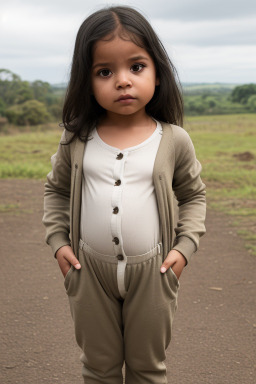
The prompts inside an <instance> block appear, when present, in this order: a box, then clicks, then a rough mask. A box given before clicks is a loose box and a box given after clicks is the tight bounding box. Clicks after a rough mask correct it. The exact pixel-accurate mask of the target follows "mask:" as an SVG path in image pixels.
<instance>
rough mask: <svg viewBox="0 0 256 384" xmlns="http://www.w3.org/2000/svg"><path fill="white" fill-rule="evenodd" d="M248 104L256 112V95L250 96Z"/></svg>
mask: <svg viewBox="0 0 256 384" xmlns="http://www.w3.org/2000/svg"><path fill="white" fill-rule="evenodd" d="M247 104H248V107H249V109H250V111H251V112H256V95H252V96H250V97H249V99H248V102H247Z"/></svg>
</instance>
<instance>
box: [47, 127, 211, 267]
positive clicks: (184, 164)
mask: <svg viewBox="0 0 256 384" xmlns="http://www.w3.org/2000/svg"><path fill="white" fill-rule="evenodd" d="M161 125H162V128H163V135H162V138H161V142H160V145H159V149H158V152H157V155H156V159H155V163H154V169H153V182H154V186H155V191H156V197H157V204H158V209H159V216H160V225H161V233H162V243H163V254H164V258H165V257H166V256H167V254H168V252H169V251H170V250H171V249H176V250H178V251H179V252H181V253H182V254H183V255H184V257H185V258H186V261H187V262H188V261H189V259H190V257H191V255H192V254H193V253H194V252H195V251H196V250H197V249H198V246H199V237H200V236H202V235H203V234H204V233H205V225H204V221H205V213H206V201H205V185H204V184H203V183H202V181H201V178H200V172H201V165H200V163H199V162H198V160H197V159H196V156H195V151H194V146H193V144H192V141H191V139H190V137H189V135H188V134H187V132H186V131H185V130H184V129H183V128H180V127H178V126H175V125H170V124H166V123H161ZM72 135H73V134H72V133H70V132H68V131H66V130H65V131H64V132H63V135H62V138H61V141H60V144H59V147H58V151H57V153H56V154H55V155H53V156H52V171H51V172H50V173H49V174H48V175H47V182H46V184H45V194H44V216H43V223H44V225H45V227H46V242H47V243H48V244H49V245H51V247H52V250H53V253H54V255H55V254H56V252H57V250H58V249H59V248H60V247H62V246H63V245H67V244H71V247H72V249H73V251H74V253H75V255H76V256H77V257H78V247H79V237H80V236H79V235H80V209H81V186H82V174H83V167H82V163H83V155H84V149H85V143H84V142H82V141H81V140H80V139H79V138H77V137H76V138H74V140H73V141H72V142H71V143H70V144H67V143H68V142H69V141H70V139H71V138H72ZM85 177H86V175H85ZM173 192H174V194H175V196H176V198H177V200H178V207H179V219H178V223H177V226H176V228H174V213H173V212H174V207H173Z"/></svg>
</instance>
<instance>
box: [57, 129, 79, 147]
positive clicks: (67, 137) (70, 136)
mask: <svg viewBox="0 0 256 384" xmlns="http://www.w3.org/2000/svg"><path fill="white" fill-rule="evenodd" d="M73 141H75V133H74V132H70V131H68V130H67V129H64V130H63V132H62V135H61V139H60V144H62V145H67V144H70V143H72V142H73Z"/></svg>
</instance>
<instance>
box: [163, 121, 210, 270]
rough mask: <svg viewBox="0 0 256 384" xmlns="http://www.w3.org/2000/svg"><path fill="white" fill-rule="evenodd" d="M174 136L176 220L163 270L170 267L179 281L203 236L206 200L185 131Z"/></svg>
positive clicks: (198, 170)
mask: <svg viewBox="0 0 256 384" xmlns="http://www.w3.org/2000/svg"><path fill="white" fill-rule="evenodd" d="M174 135H175V136H174V137H175V139H176V140H175V169H174V176H173V190H174V193H175V196H176V198H177V200H178V207H179V219H178V223H177V227H176V228H175V232H176V239H175V242H174V246H173V249H172V250H171V251H170V252H169V254H168V256H167V257H166V259H165V262H164V263H163V266H162V267H164V268H166V269H168V268H169V267H170V266H171V267H173V270H174V272H175V273H176V274H177V277H179V276H180V274H181V272H182V269H183V267H184V266H185V265H186V264H187V263H188V261H189V259H190V257H191V255H192V254H193V253H194V252H196V251H197V249H198V246H199V238H200V237H201V236H202V235H203V234H204V233H205V225H204V221H205V214H206V200H205V185H204V184H203V183H202V180H201V177H200V172H201V169H202V167H201V164H200V163H199V161H198V160H197V159H196V155H195V150H194V146H193V144H192V141H191V139H190V137H189V135H188V134H187V133H186V131H184V130H182V131H181V130H180V128H179V131H177V132H176V133H175V131H174ZM161 271H162V270H161ZM162 272H165V271H164V270H163V271H162Z"/></svg>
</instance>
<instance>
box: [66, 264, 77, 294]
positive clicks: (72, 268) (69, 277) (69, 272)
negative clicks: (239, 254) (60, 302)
mask: <svg viewBox="0 0 256 384" xmlns="http://www.w3.org/2000/svg"><path fill="white" fill-rule="evenodd" d="M74 269H75V267H74V266H73V265H71V267H70V269H69V270H68V272H67V274H66V276H65V278H64V287H65V289H66V291H68V287H69V283H70V279H71V275H72V273H73V271H74Z"/></svg>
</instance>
